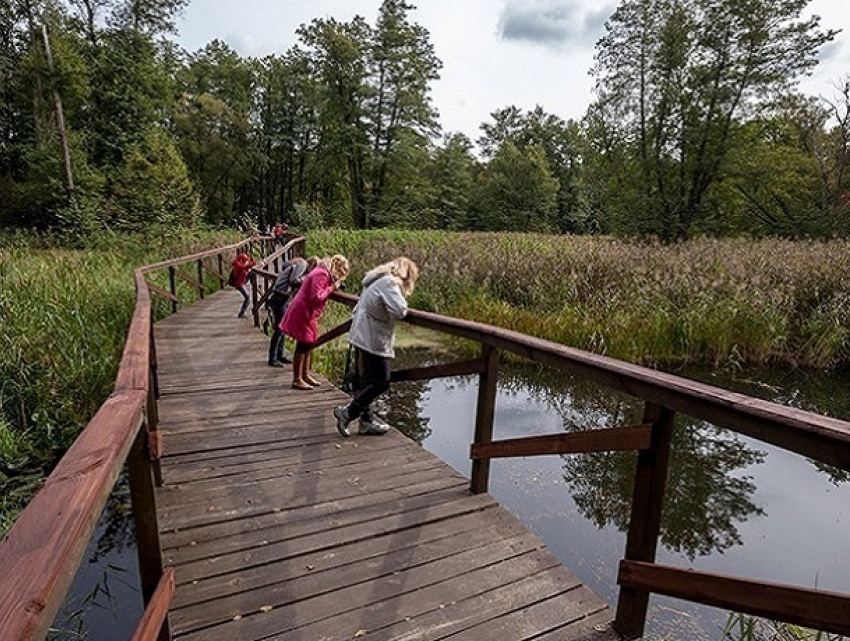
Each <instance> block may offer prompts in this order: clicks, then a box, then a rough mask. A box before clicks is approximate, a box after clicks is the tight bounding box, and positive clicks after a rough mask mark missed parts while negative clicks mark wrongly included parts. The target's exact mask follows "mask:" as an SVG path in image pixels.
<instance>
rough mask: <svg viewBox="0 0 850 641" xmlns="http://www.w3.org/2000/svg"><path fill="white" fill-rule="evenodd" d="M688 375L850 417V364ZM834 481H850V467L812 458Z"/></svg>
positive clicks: (749, 393) (765, 398) (746, 391)
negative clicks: (816, 369)
mask: <svg viewBox="0 0 850 641" xmlns="http://www.w3.org/2000/svg"><path fill="white" fill-rule="evenodd" d="M687 376H688V377H690V378H693V379H696V380H701V381H704V382H706V383H709V384H711V385H717V386H719V387H723V388H725V389H729V390H732V391H734V392H740V393H741V394H747V395H749V396H754V397H756V398H762V399H764V400H767V401H773V402H775V403H780V404H782V405H788V406H789V407H796V408H799V409H802V410H807V411H809V412H815V413H816V414H824V415H826V416H831V417H833V418H838V419H841V420H844V421H847V420H850V395H848V394H846V393H845V390H846V389H847V386H848V385H850V368H845V369H843V370H842V369H839V370H834V371H831V372H809V371H805V370H799V369H790V368H787V367H784V368H779V367H772V368H757V369H748V370H746V371H745V372H740V373H738V374H736V375H735V376H729V375H728V374H727V373H725V372H718V371H712V370H706V369H693V370H689V371H688V373H687ZM809 462H810V463H811V464H812V465H813V466H814V467H815V469H817V470H818V471H819V472H822V473H823V474H824V475H825V476H826V477H827V478H828V479H829V481H830V482H831V483H832V484H833V485H841V484H842V483H847V482H850V471H848V470H842V469H840V468H837V467H834V466H832V465H828V464H826V463H821V462H820V461H815V460H813V459H809Z"/></svg>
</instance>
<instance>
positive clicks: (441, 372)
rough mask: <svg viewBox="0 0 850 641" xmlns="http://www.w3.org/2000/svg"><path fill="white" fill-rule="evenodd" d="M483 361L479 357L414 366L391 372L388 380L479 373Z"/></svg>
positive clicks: (395, 380) (397, 380)
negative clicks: (426, 365)
mask: <svg viewBox="0 0 850 641" xmlns="http://www.w3.org/2000/svg"><path fill="white" fill-rule="evenodd" d="M484 367H485V362H484V360H483V359H481V358H475V359H472V360H468V361H460V362H457V363H443V364H441V365H431V366H430V367H415V368H411V369H402V370H396V371H394V372H392V374H391V375H390V381H392V382H393V383H400V382H403V381H421V380H430V379H432V378H446V377H449V376H466V375H469V374H481V373H483V372H484Z"/></svg>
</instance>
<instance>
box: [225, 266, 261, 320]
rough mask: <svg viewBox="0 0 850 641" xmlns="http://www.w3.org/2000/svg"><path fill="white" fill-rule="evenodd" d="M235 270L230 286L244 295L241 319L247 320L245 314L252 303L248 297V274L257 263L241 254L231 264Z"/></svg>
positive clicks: (232, 272) (240, 312)
mask: <svg viewBox="0 0 850 641" xmlns="http://www.w3.org/2000/svg"><path fill="white" fill-rule="evenodd" d="M231 264H232V265H233V269H231V270H230V281H229V282H230V284H231V285H232V286H233V287H235V288H236V289H237V290H238V291H239V293H240V294H242V307H241V308H240V309H239V314H238V316H239V318H245V312H246V311H247V310H248V305H249V304H250V302H251V297H250V296H249V295H248V288H247V287H246V284H247V283H248V273H249V272H250V271H251V268H252V267H253V266H254V265H256V264H257V263H256V262H254V259H253V258H251V257H250V256H249V255H248V254H245V253H241V252H240V253H239V254H237V255H236V258H235V259H233V262H232V263H231Z"/></svg>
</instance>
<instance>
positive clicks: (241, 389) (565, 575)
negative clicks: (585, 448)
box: [155, 290, 610, 640]
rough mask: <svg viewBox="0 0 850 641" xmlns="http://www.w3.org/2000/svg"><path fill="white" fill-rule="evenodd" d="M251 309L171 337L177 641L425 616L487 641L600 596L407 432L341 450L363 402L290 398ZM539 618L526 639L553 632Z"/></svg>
mask: <svg viewBox="0 0 850 641" xmlns="http://www.w3.org/2000/svg"><path fill="white" fill-rule="evenodd" d="M239 300H240V298H239V297H238V294H236V293H235V292H232V291H229V290H225V291H222V292H219V293H217V294H215V295H213V296H210V297H208V298H207V299H205V300H202V301H199V302H198V303H196V304H195V305H193V306H192V307H190V308H188V309H186V310H184V311H183V312H181V314H180V315H179V318H178V317H170V318H168V319H166V321H167V322H166V321H163V322H161V323H158V324H157V326H156V328H155V331H156V332H157V339H158V345H157V347H158V351H157V357H158V362H159V381H160V386H161V398H160V402H159V415H160V429H161V430H163V432H164V433H165V434H166V441H165V442H166V448H165V452H164V455H163V459H162V472H163V480H164V484H163V486H162V487H160V488H158V490H157V502H158V515H159V523H160V531H161V535H160V536H161V542H162V546H163V554H164V556H165V560H166V563H173V564H174V568H175V577H176V583H177V591H176V594H175V597H174V600H173V603H172V608H171V613H170V621H171V624H172V632H173V634H175V638H176V639H204V640H207V639H227V640H230V639H232V638H240V639H255V638H265V637H278V638H279V637H286V638H289V637H292V638H303V639H307V638H309V639H311V640H312V639H321V638H333V639H339V638H354V635H355V634H357V633H358V632H361V635H362V634H363V631H366V630H369V631H370V636H371V634H375V633H377V632H378V631H379V630H381V629H386V630H388V631H389V630H394V631H395V632H392V634H395V633H399V634H401V633H402V632H403V631H405V630H407V632H404V633H405V634H407V633H408V632H410V631H412V630H414V629H415V625H416V624H414V621H415V620H416V619H417V618H421V621H420V622H419V623H420V624H421V623H423V622H424V623H426V625H427V622H429V621H433V622H434V623H435V626H434V630H435V632H436V631H438V630H440V629H442V630H443V632H445V634H443V635H442V636H446V635H448V634H462V635H463V638H471V639H475V638H483V637H476V636H467V634H466V632H467V631H468V630H474V629H475V628H476V627H480V626H484V625H486V623H487V622H488V621H490V620H491V619H493V618H507V619H509V620H510V619H513V618H517V619H518V620H524V619H525V618H526V617H527V612H528V611H529V608H531V607H532V606H534V604H540V603H546V602H551V603H552V604H553V605H554V606H556V607H557V609H559V610H564V604H563V603H561V601H559V599H560V598H562V597H563V598H565V599H566V600H567V601H570V599H569V598H567V595H570V594H574V595H582V594H583V593H584V592H583V590H584V589H583V588H581V584H580V583H579V581H578V580H577V579H576V578H575V577H573V576H572V575H571V574H570V573H569V572H568V571H567V570H566V569H564V568H563V567H562V566H561V564H560V563H559V562H558V561H557V559H555V558H554V557H553V556H552V555H551V553H549V552H548V551H547V550H546V549H545V546H544V545H543V544H542V542H540V541H539V539H537V538H536V537H534V536H533V535H532V534H529V533H528V532H527V531H526V530H525V529H524V528H523V527H522V526H521V525H520V524H519V523H518V522H517V521H516V519H515V518H514V517H512V516H511V515H510V514H508V513H507V512H506V511H505V510H504V509H502V508H501V507H499V506H498V504H496V503H495V502H494V501H493V499H492V497H490V496H489V495H488V494H486V493H482V494H477V495H473V494H470V492H469V490H468V487H467V485H468V480H467V479H465V478H464V477H462V476H461V475H459V474H458V473H457V472H456V471H454V470H453V469H452V468H450V467H449V466H448V465H446V464H445V463H443V462H442V461H439V460H438V459H437V458H435V457H434V456H433V455H431V454H429V453H428V452H427V451H425V450H424V449H423V448H421V447H419V446H418V445H417V444H415V443H413V442H411V441H410V440H408V439H407V438H405V437H403V436H402V435H401V434H400V433H398V432H396V431H394V430H393V431H391V432H390V433H388V434H386V435H384V436H381V437H377V438H376V437H358V436H355V437H353V438H351V439H345V440H343V439H340V438H339V436H338V434H337V432H336V427H335V423H334V420H333V415H332V410H333V407H334V406H336V405H337V404H339V403H340V402H343V401H344V400H345V399H346V396H345V395H344V394H343V393H342V392H340V391H339V390H338V389H336V388H335V387H334V386H333V385H331V384H330V383H328V382H326V383H325V385H323V386H322V387H319V388H317V389H314V390H312V391H309V392H299V391H296V390H291V389H290V388H289V382H290V380H291V369H290V368H289V367H284V368H276V369H272V368H269V367H268V366H267V364H266V362H265V359H266V355H267V350H268V338H267V337H266V336H264V335H262V334H261V333H259V332H257V331H256V330H254V329H252V328H251V327H250V326H249V324H248V323H246V322H245V321H244V320H242V319H237V318H235V309H236V308H237V307H238V303H239ZM481 363H483V361H481V360H480V359H476V360H474V361H470V362H466V363H460V364H449V365H447V366H438V368H437V369H434V370H429V371H431V373H440V374H451V373H457V372H460V371H463V372H467V371H469V370H470V369H472V370H475V371H478V370H480V367H481ZM418 373H419V374H423V375H424V374H426V373H428V372H426V371H425V370H418ZM400 384H403V383H400ZM588 603H589V601H588ZM491 604H497V605H491ZM485 605H486V607H485ZM571 607H572V606H571ZM574 607H576V608H578V609H582V608H584V615H583V616H584V617H585V618H586V617H588V616H592V615H593V612H597V611H600V608H604V607H605V606H604V604H601V602H599V601H598V600H596V601H594V602H593V604H592V606H591V605H586V604H585V601H584V599H583V597H581V598H578V601H577V604H576V605H575V606H574ZM537 611H538V612H537V613H536V614H535V618H536V619H539V622H538V623H527V624H526V625H529V626H531V627H532V628H533V629H535V630H541V631H546V630H549V629H554V626H553V624H552V623H551V621H550V619H551V617H552V616H553V614H552V610H550V608H547V607H544V606H540V605H538V607H537ZM602 611H604V612H607V610H602ZM609 619H610V616H609ZM438 621H439V623H437V622H438ZM367 622H371V623H369V625H366V623H367ZM566 624H567V621H566V620H565V619H561V620H559V621H558V625H561V626H564V625H566ZM517 626H518V629H519V627H521V626H519V624H517ZM541 633H543V632H541ZM384 638H388V639H389V638H394V637H392V636H391V635H390V633H389V632H388V633H387V635H385V636H384ZM411 638H416V637H411ZM422 638H441V636H440V634H436V635H435V636H433V637H422Z"/></svg>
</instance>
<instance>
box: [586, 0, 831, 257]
mask: <svg viewBox="0 0 850 641" xmlns="http://www.w3.org/2000/svg"><path fill="white" fill-rule="evenodd" d="M808 1H809V0H748V1H746V2H725V1H721V0H625V1H624V2H622V3H621V4H620V6H619V7H618V9H617V11H615V13H614V14H613V15H612V16H611V19H610V20H609V21H608V23H607V24H606V30H607V31H606V35H605V36H604V37H603V38H602V39H601V40H600V41H599V43H597V50H596V66H595V68H594V70H593V73H594V75H596V77H597V93H598V96H599V97H598V100H597V103H596V105H595V106H594V113H595V114H596V117H597V118H601V119H602V120H603V121H604V122H605V127H606V128H607V129H608V130H609V131H614V132H616V133H615V137H619V138H620V139H621V140H622V142H623V144H624V145H625V149H624V153H623V154H622V155H619V159H620V160H624V161H625V162H623V163H621V164H619V165H618V166H617V167H616V168H614V167H611V170H612V171H613V170H617V171H624V170H625V171H629V172H632V173H633V174H634V176H633V178H631V179H630V180H628V181H627V184H626V187H628V188H629V192H628V193H627V194H626V196H627V197H628V199H629V200H630V201H631V203H632V207H631V209H632V211H635V212H637V215H638V216H640V217H642V218H643V219H644V220H643V222H642V223H640V224H637V225H635V224H632V225H630V227H632V228H639V229H643V230H645V231H648V232H650V233H654V234H658V235H660V236H661V237H662V238H663V239H664V240H667V241H672V240H676V239H681V238H685V237H687V236H688V234H689V233H690V232H691V231H692V230H693V229H695V228H699V226H700V224H701V223H702V222H703V221H704V220H705V218H706V216H707V215H708V213H709V212H708V211H707V208H706V207H705V203H706V195H707V194H708V193H709V190H710V189H711V187H712V186H713V185H714V184H715V181H716V180H717V179H718V177H719V176H720V175H721V173H722V171H723V168H724V165H725V163H726V161H727V158H728V155H729V152H730V150H731V149H732V148H733V146H734V145H735V144H736V142H737V141H736V140H735V137H734V133H735V131H736V128H735V123H736V122H737V121H738V120H740V119H742V118H748V117H752V116H753V115H754V114H756V113H758V111H759V109H760V108H761V107H762V106H763V105H764V104H765V103H766V100H765V98H766V97H769V96H771V95H775V94H776V93H777V92H780V91H783V90H784V89H786V88H787V87H788V86H789V85H791V84H792V83H793V82H794V81H795V80H796V78H798V77H799V76H800V75H801V74H805V73H807V72H808V71H809V70H811V68H812V67H813V66H814V65H815V64H816V62H817V60H816V54H817V51H818V49H819V48H820V46H821V45H823V44H824V43H826V42H828V41H829V40H830V39H832V38H833V37H834V35H835V32H833V31H826V32H824V31H820V30H819V28H818V25H819V18H818V17H816V16H813V17H811V18H808V19H801V18H800V15H801V13H802V11H803V9H804V8H805V7H806V6H807V5H808ZM599 129H600V128H597V131H598V130H599ZM598 160H599V162H600V163H601V164H602V165H603V166H604V165H606V164H607V160H606V159H605V158H600V159H598ZM616 222H617V221H615V224H616ZM620 222H621V221H620Z"/></svg>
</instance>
